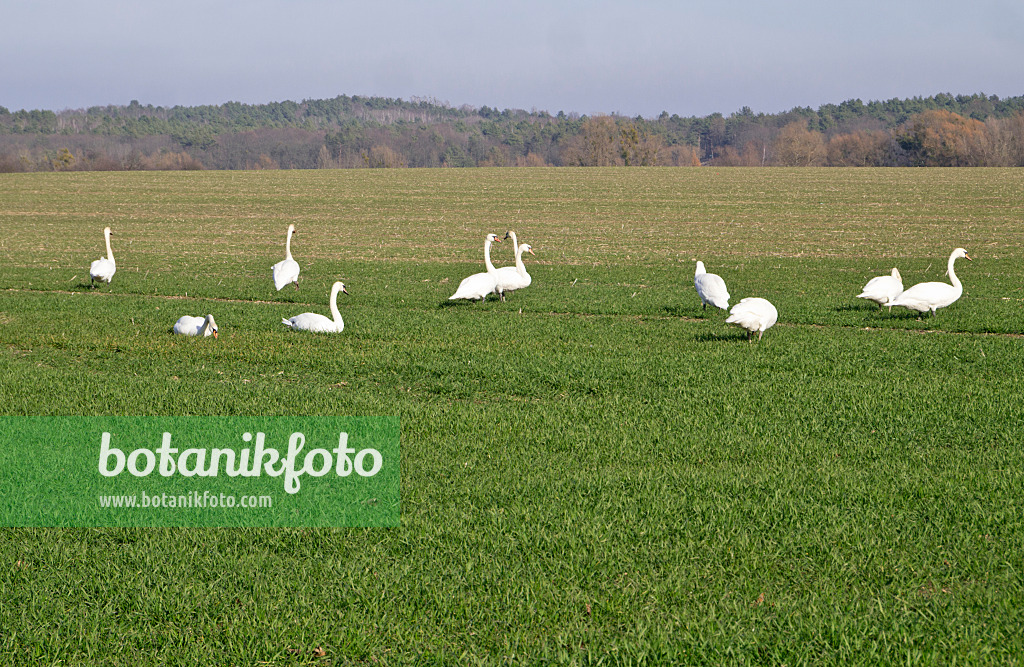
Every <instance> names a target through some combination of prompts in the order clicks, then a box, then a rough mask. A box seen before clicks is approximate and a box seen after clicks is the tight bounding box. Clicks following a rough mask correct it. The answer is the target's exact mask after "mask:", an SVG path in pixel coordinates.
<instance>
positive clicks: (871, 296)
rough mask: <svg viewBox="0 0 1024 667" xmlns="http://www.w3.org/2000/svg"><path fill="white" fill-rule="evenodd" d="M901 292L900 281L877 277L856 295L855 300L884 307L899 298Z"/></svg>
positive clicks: (889, 277)
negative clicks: (871, 302)
mask: <svg viewBox="0 0 1024 667" xmlns="http://www.w3.org/2000/svg"><path fill="white" fill-rule="evenodd" d="M901 292H903V281H902V280H900V279H899V278H894V277H893V276H878V277H876V278H872V279H871V280H869V281H868V282H867V284H866V285H864V289H863V290H862V291H861V293H860V294H858V295H857V298H858V299H868V300H870V301H874V302H876V303H880V304H882V305H883V306H884V305H887V304H888V303H889V302H890V301H892V300H893V299H895V298H896V297H897V296H899V294H900V293H901Z"/></svg>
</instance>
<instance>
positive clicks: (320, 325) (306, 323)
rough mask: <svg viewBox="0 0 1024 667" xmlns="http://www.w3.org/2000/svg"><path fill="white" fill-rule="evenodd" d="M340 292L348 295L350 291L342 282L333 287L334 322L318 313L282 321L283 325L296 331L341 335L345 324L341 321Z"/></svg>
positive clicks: (332, 310)
mask: <svg viewBox="0 0 1024 667" xmlns="http://www.w3.org/2000/svg"><path fill="white" fill-rule="evenodd" d="M338 292H344V293H345V294H348V290H347V289H345V285H343V284H342V283H341V282H336V283H334V285H333V286H332V287H331V315H332V316H334V319H333V320H332V319H330V318H328V317H324V316H323V315H320V314H318V313H302V314H301V315H296V316H295V317H291V318H288V319H287V320H286V319H282V320H281V323H282V324H287V325H288V326H290V327H291V328H292V329H294V330H295V331H316V332H320V333H341V332H342V330H344V328H345V322H344V321H343V320H342V319H341V313H340V312H338Z"/></svg>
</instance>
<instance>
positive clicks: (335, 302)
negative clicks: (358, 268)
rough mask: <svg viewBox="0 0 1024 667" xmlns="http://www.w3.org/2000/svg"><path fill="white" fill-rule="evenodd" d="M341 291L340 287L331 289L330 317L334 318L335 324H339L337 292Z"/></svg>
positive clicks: (339, 312)
mask: <svg viewBox="0 0 1024 667" xmlns="http://www.w3.org/2000/svg"><path fill="white" fill-rule="evenodd" d="M340 291H341V285H335V286H334V287H332V288H331V317H333V318H334V323H335V324H340V323H341V311H339V310H338V292H340Z"/></svg>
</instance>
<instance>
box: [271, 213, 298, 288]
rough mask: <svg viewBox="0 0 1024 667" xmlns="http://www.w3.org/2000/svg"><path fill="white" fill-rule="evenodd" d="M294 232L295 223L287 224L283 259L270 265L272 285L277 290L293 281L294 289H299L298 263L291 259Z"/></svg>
mask: <svg viewBox="0 0 1024 667" xmlns="http://www.w3.org/2000/svg"><path fill="white" fill-rule="evenodd" d="M294 233H295V225H288V239H287V240H286V241H285V243H284V259H282V260H281V261H280V262H278V263H277V264H275V265H274V266H273V267H272V268H273V269H274V287H276V288H277V291H278V292H280V291H281V288H282V287H284V286H285V285H287V284H288V283H294V284H295V289H299V263H298V262H296V261H295V260H294V259H292V234H294Z"/></svg>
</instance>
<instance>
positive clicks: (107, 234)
mask: <svg viewBox="0 0 1024 667" xmlns="http://www.w3.org/2000/svg"><path fill="white" fill-rule="evenodd" d="M103 238H105V239H106V241H107V259H109V260H110V261H111V262H113V261H114V251H113V250H111V249H110V230H109V229H108V230H107V231H105V232H104V233H103Z"/></svg>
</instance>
